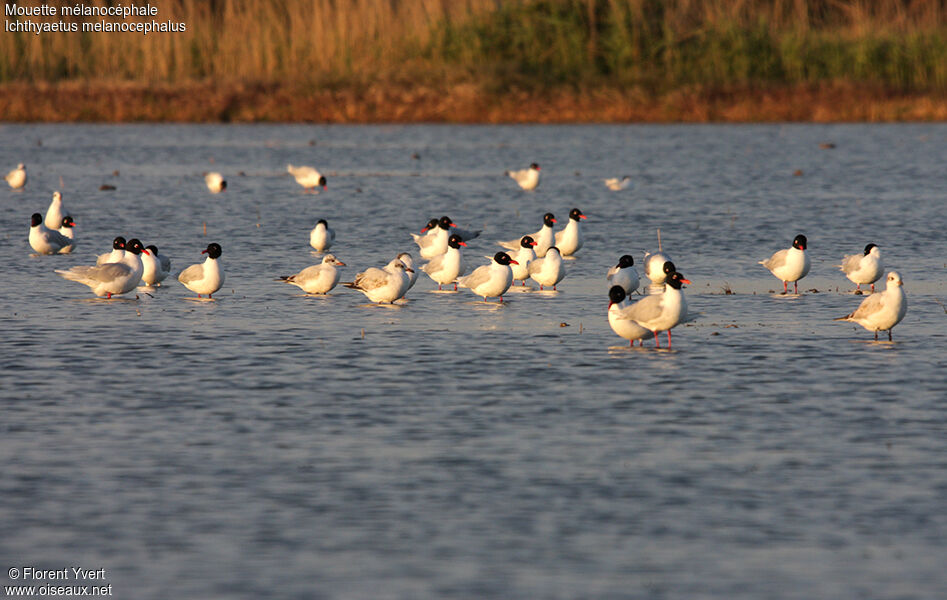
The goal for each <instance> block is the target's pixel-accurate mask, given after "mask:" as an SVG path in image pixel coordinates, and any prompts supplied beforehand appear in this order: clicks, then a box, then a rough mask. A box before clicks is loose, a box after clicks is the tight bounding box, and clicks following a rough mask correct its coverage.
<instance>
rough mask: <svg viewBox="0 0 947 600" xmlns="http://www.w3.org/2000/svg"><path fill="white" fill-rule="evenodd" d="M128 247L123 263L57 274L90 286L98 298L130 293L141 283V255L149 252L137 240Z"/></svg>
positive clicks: (74, 268)
mask: <svg viewBox="0 0 947 600" xmlns="http://www.w3.org/2000/svg"><path fill="white" fill-rule="evenodd" d="M126 246H127V251H126V252H125V256H124V258H122V260H121V262H114V263H106V264H104V265H93V266H80V267H73V268H71V269H69V270H68V271H60V270H57V271H56V273H58V274H59V275H62V276H63V277H65V278H66V279H68V280H70V281H77V282H79V283H81V284H83V285H87V286H89V289H91V290H92V293H93V294H95V295H96V296H105V297H107V298H111V297H112V296H113V295H119V294H125V293H128V292H130V291H132V290H133V289H135V287H137V286H138V282H140V281H141V274H142V263H141V257H140V255H141V253H142V252H144V253H146V254H147V253H148V251H147V250H145V249H144V247H143V246H142V245H141V242H140V241H138V240H136V239H131V240H128V244H126Z"/></svg>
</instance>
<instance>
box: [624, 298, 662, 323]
mask: <svg viewBox="0 0 947 600" xmlns="http://www.w3.org/2000/svg"><path fill="white" fill-rule="evenodd" d="M661 300H662V299H661V296H645V297H644V298H642V299H641V300H639V301H637V302H635V303H634V304H632V305H631V306H629V307H627V308H625V309H623V310H622V311H621V316H622V318H625V319H631V320H632V321H639V322H640V321H650V320H652V319H656V318H658V317H659V316H661Z"/></svg>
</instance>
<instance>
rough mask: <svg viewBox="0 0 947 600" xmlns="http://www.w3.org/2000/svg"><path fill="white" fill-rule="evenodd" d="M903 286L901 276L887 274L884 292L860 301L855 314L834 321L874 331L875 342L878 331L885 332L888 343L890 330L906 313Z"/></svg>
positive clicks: (905, 298) (891, 273) (906, 305)
mask: <svg viewBox="0 0 947 600" xmlns="http://www.w3.org/2000/svg"><path fill="white" fill-rule="evenodd" d="M903 285H904V282H902V281H901V275H900V274H899V273H898V272H897V271H891V272H890V273H888V279H887V286H886V287H885V291H883V292H876V293H874V294H872V295H871V296H868V297H867V298H865V299H864V300H862V303H861V304H859V305H858V308H857V309H855V312H853V313H851V314H848V315H845V316H844V317H840V318H838V319H835V320H836V321H851V322H853V323H858V324H859V325H861V326H862V327H864V328H865V329H867V330H868V331H874V332H875V341H878V332H879V331H887V332H888V341H889V342H890V341H891V330H892V329H894V326H895V325H897V324H898V323H900V322H901V319H903V318H904V315H905V314H907V312H908V299H907V296H906V295H905V294H904V290H903V289H902V286H903Z"/></svg>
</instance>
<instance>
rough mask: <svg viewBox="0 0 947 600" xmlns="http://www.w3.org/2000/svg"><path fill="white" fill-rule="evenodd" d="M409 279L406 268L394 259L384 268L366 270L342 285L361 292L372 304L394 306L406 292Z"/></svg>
mask: <svg viewBox="0 0 947 600" xmlns="http://www.w3.org/2000/svg"><path fill="white" fill-rule="evenodd" d="M412 271H413V269H412ZM409 279H410V273H408V267H406V266H405V265H404V263H403V262H401V260H400V259H397V258H395V259H393V260H392V261H391V262H389V263H388V264H387V265H385V267H384V268H382V269H379V268H377V267H371V268H369V269H366V270H364V271H362V272H361V273H359V274H358V275H356V276H355V280H354V281H352V282H349V283H343V284H342V285H344V286H345V287H347V288H351V289H353V290H358V291H360V292H362V293H363V294H365V297H366V298H368V299H369V300H370V301H372V302H378V303H388V304H394V302H395V301H396V300H398V299H399V298H401V297H402V296H404V295H405V293H406V292H407V291H408V286H409V285H410V284H409Z"/></svg>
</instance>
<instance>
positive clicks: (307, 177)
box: [286, 165, 328, 193]
mask: <svg viewBox="0 0 947 600" xmlns="http://www.w3.org/2000/svg"><path fill="white" fill-rule="evenodd" d="M286 171H287V172H288V173H289V174H290V175H292V176H293V177H294V178H295V179H296V183H298V184H299V185H301V186H303V187H304V188H305V189H306V191H307V192H312V193H315V192H316V186H319V187H321V188H322V189H323V190H325V189H327V188H328V186H327V185H326V178H325V177H323V176H322V173H320V172H319V171H317V170H315V169H313V168H312V167H294V166H293V165H287V166H286Z"/></svg>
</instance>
